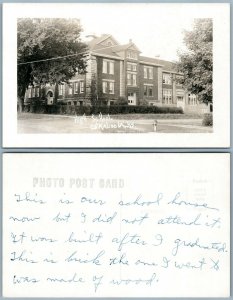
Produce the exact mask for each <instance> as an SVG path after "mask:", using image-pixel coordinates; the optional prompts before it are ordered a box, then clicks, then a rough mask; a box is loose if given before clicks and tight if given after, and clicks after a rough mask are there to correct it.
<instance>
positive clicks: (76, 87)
mask: <svg viewBox="0 0 233 300" xmlns="http://www.w3.org/2000/svg"><path fill="white" fill-rule="evenodd" d="M74 94H78V82H75V83H74Z"/></svg>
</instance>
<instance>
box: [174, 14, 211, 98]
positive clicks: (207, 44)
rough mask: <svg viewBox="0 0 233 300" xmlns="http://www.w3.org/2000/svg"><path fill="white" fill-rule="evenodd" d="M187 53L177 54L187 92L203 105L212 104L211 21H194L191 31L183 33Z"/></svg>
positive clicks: (179, 69) (179, 68)
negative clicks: (197, 98) (195, 96)
mask: <svg viewBox="0 0 233 300" xmlns="http://www.w3.org/2000/svg"><path fill="white" fill-rule="evenodd" d="M184 42H185V44H186V46H187V49H188V50H187V51H186V52H183V53H179V57H180V62H179V63H178V71H179V72H181V73H183V74H184V77H183V84H184V87H185V88H187V90H188V91H189V92H191V93H193V94H195V95H198V97H199V99H200V100H201V101H203V102H205V103H210V102H212V91H213V87H212V82H213V24H212V19H196V20H195V22H194V28H193V30H192V31H185V36H184Z"/></svg>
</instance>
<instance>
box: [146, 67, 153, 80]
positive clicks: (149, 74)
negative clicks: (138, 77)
mask: <svg viewBox="0 0 233 300" xmlns="http://www.w3.org/2000/svg"><path fill="white" fill-rule="evenodd" d="M144 78H145V79H147V78H148V79H153V67H144Z"/></svg>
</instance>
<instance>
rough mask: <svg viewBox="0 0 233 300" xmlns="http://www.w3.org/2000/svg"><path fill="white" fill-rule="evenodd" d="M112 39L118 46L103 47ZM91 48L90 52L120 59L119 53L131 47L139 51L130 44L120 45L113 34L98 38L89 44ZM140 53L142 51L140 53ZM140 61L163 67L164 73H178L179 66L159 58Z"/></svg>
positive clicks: (143, 58)
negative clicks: (106, 41) (107, 40)
mask: <svg viewBox="0 0 233 300" xmlns="http://www.w3.org/2000/svg"><path fill="white" fill-rule="evenodd" d="M108 38H111V39H112V40H114V41H115V42H116V43H117V45H113V46H103V45H101V43H102V42H104V41H105V40H106V39H108ZM87 45H88V46H89V48H90V50H91V51H93V52H95V53H98V54H99V55H103V56H104V55H109V56H115V57H116V58H120V55H118V52H120V51H124V50H127V49H128V48H130V47H132V46H133V47H135V48H136V49H137V51H139V50H138V48H137V46H136V45H135V44H134V43H132V42H129V43H128V44H125V45H119V44H118V42H117V41H116V40H115V39H114V38H113V37H112V35H111V34H102V35H101V36H100V37H96V38H94V39H93V40H91V41H90V42H88V43H87ZM139 52H140V51H139ZM139 60H140V61H143V62H145V63H148V64H150V63H152V64H156V65H161V66H163V70H164V71H170V72H177V66H176V63H175V62H171V61H167V60H163V59H158V58H152V57H147V56H139Z"/></svg>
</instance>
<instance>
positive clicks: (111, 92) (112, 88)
mask: <svg viewBox="0 0 233 300" xmlns="http://www.w3.org/2000/svg"><path fill="white" fill-rule="evenodd" d="M109 94H114V82H109Z"/></svg>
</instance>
